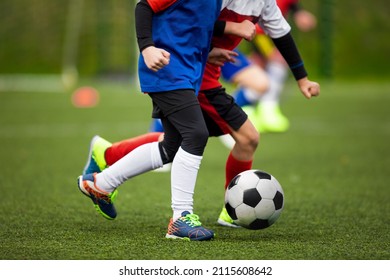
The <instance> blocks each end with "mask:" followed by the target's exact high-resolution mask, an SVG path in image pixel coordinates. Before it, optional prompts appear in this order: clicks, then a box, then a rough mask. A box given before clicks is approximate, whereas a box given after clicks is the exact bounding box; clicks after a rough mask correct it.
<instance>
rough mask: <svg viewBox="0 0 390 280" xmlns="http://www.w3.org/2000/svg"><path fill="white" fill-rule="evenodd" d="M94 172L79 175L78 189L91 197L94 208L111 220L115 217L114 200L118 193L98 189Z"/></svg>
mask: <svg viewBox="0 0 390 280" xmlns="http://www.w3.org/2000/svg"><path fill="white" fill-rule="evenodd" d="M95 174H96V173H94V174H87V175H82V176H79V178H78V180H77V183H78V187H79V189H80V191H81V192H82V193H83V194H84V195H86V196H88V197H89V198H90V199H92V202H93V204H94V206H95V208H96V210H97V211H98V212H99V213H100V214H101V215H102V216H103V217H104V218H106V219H108V220H113V219H115V218H116V209H115V206H114V200H115V198H116V197H117V195H118V191H117V190H115V191H113V192H112V193H107V192H104V191H102V190H101V189H99V188H98V187H97V186H96V184H95Z"/></svg>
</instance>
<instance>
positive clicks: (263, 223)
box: [249, 219, 270, 230]
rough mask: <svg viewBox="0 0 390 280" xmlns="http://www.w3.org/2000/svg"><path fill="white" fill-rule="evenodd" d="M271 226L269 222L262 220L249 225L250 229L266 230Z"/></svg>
mask: <svg viewBox="0 0 390 280" xmlns="http://www.w3.org/2000/svg"><path fill="white" fill-rule="evenodd" d="M269 226H270V224H269V223H268V220H262V219H256V220H254V221H253V222H252V223H250V224H249V229H255V230H257V229H264V228H267V227H269Z"/></svg>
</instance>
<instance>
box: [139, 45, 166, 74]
mask: <svg viewBox="0 0 390 280" xmlns="http://www.w3.org/2000/svg"><path fill="white" fill-rule="evenodd" d="M142 56H143V57H144V61H145V64H146V66H147V67H148V68H149V69H150V70H152V71H154V72H157V71H158V70H160V69H161V68H163V67H164V66H166V65H168V64H169V59H170V57H171V54H170V53H169V52H167V51H166V50H163V49H159V48H156V47H154V46H150V47H147V48H145V49H143V50H142Z"/></svg>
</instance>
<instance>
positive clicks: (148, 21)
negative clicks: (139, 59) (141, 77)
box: [135, 0, 172, 72]
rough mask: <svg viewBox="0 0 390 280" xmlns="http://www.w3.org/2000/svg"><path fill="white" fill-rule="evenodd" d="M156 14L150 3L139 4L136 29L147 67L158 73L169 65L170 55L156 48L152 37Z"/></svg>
mask: <svg viewBox="0 0 390 280" xmlns="http://www.w3.org/2000/svg"><path fill="white" fill-rule="evenodd" d="M151 2H153V1H151ZM161 2H169V1H161ZM171 2H172V1H171ZM156 3H157V2H156ZM154 13H155V12H154V9H153V8H152V7H151V6H150V5H149V3H148V1H146V0H141V1H140V2H138V3H137V6H136V8H135V29H136V33H137V42H138V48H139V50H140V52H141V53H142V56H143V58H144V62H145V64H146V66H147V67H148V68H149V69H150V70H152V71H154V72H157V71H158V70H160V69H161V68H163V67H164V66H166V65H168V64H169V59H170V53H169V52H167V51H166V50H163V49H160V48H156V47H155V46H154V42H153V37H152V20H153V15H154Z"/></svg>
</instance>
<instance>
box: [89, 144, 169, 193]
mask: <svg viewBox="0 0 390 280" xmlns="http://www.w3.org/2000/svg"><path fill="white" fill-rule="evenodd" d="M162 166H163V162H162V159H161V155H160V150H159V148H158V142H153V143H147V144H144V145H142V146H139V147H138V148H136V149H134V150H133V151H131V152H130V153H128V154H127V155H126V156H124V157H123V158H121V159H120V160H118V161H117V162H115V163H114V164H113V165H111V166H110V167H109V168H107V169H105V170H103V171H102V172H101V173H98V174H97V175H96V185H97V186H98V187H99V188H101V189H102V190H104V191H107V192H109V193H111V192H113V191H114V190H115V189H116V188H117V187H119V186H120V185H121V184H123V183H124V182H125V181H126V180H128V179H130V178H132V177H134V176H137V175H139V174H142V173H145V172H147V171H150V170H153V169H156V168H158V167H162Z"/></svg>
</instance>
